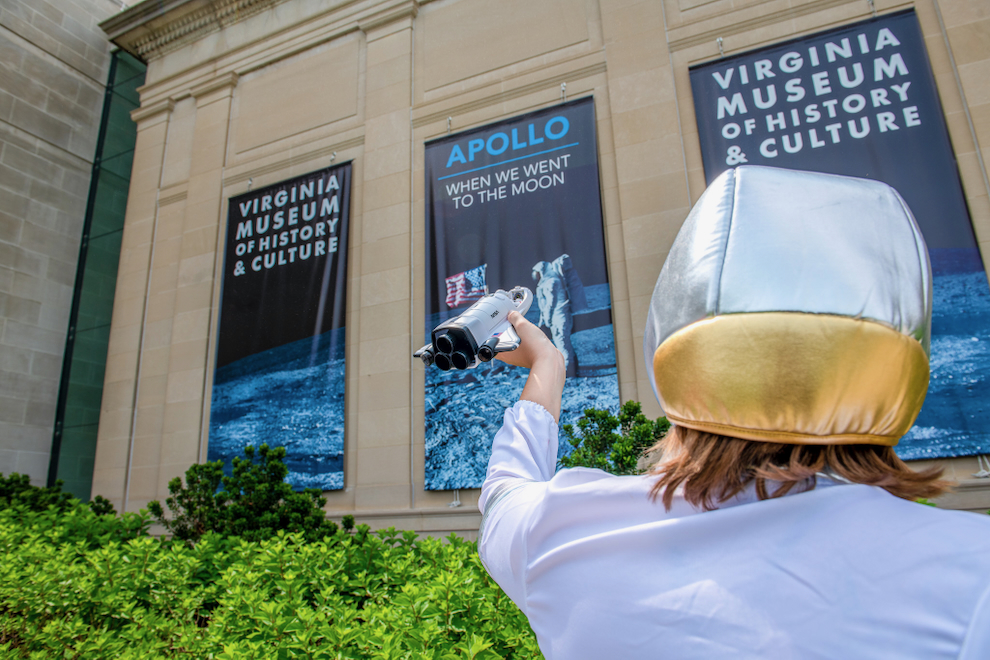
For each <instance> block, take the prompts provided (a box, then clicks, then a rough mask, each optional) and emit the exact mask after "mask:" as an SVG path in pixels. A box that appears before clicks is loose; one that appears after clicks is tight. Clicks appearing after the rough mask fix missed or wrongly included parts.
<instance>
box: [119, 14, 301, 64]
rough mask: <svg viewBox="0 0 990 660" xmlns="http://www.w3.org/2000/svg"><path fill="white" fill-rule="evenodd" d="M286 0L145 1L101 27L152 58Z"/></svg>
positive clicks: (121, 43)
mask: <svg viewBox="0 0 990 660" xmlns="http://www.w3.org/2000/svg"><path fill="white" fill-rule="evenodd" d="M283 2H286V0H162V1H160V2H156V3H149V2H141V3H138V4H137V5H134V6H133V7H131V8H130V9H127V10H125V11H122V12H120V13H119V14H117V15H116V16H113V17H111V18H109V19H107V20H106V21H103V22H102V23H100V27H101V28H102V29H103V31H104V32H106V33H107V35H108V36H109V37H110V40H111V41H113V42H114V43H116V44H117V45H119V46H120V47H121V48H123V49H124V50H126V51H127V52H129V53H131V54H132V55H136V56H137V57H140V58H141V59H143V60H145V61H148V60H152V59H155V58H156V57H160V56H162V55H164V54H165V53H168V52H170V51H172V50H175V49H176V48H179V47H181V46H183V45H185V44H187V43H189V42H190V41H194V40H196V39H199V38H201V37H203V36H205V35H207V34H209V33H211V32H218V31H220V30H222V29H223V28H225V27H227V26H229V25H232V24H234V23H237V22H238V21H242V20H244V19H246V18H249V17H251V16H253V15H255V14H258V13H260V12H263V11H265V10H266V9H270V8H271V7H274V6H275V5H278V4H281V3H283Z"/></svg>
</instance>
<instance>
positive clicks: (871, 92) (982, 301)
mask: <svg viewBox="0 0 990 660" xmlns="http://www.w3.org/2000/svg"><path fill="white" fill-rule="evenodd" d="M691 86H692V89H693V92H694V103H695V113H696V116H697V120H698V133H699V137H700V140H701V149H702V156H703V159H704V166H705V177H706V179H707V180H708V181H709V182H711V181H712V180H713V179H714V178H715V177H717V176H718V175H719V174H721V173H722V172H723V171H725V170H726V169H728V168H730V167H734V166H736V165H741V164H744V163H745V164H751V165H767V166H772V167H785V168H790V169H800V170H813V171H819V172H829V173H833V174H845V175H851V176H858V177H866V178H871V179H876V180H879V181H884V182H885V183H888V184H890V185H891V186H893V187H894V188H896V189H897V191H898V192H900V193H901V195H902V196H903V197H904V198H905V200H906V201H907V203H908V205H909V206H910V208H911V210H912V212H913V213H914V215H915V217H916V218H917V220H918V224H919V226H920V227H921V230H922V233H923V234H924V237H925V241H926V243H927V244H928V248H929V252H930V255H931V260H932V269H933V273H934V278H933V283H934V284H933V286H934V312H933V320H932V355H931V365H932V380H931V386H930V387H929V391H928V398H927V399H926V401H925V406H924V408H923V409H922V412H921V415H920V416H919V417H918V420H917V422H916V424H915V426H914V428H912V429H911V431H910V432H909V433H908V434H907V435H906V436H905V437H904V439H903V440H901V443H900V445H899V446H898V447H897V451H898V453H899V454H900V456H901V457H902V458H905V459H914V458H936V457H944V456H963V455H971V454H977V453H986V452H987V451H990V406H988V405H986V401H987V400H990V381H988V380H987V378H986V377H985V376H984V374H987V373H988V372H990V288H988V285H987V277H986V272H985V271H984V269H983V262H982V260H981V258H980V253H979V249H978V247H977V244H976V240H975V237H974V234H973V228H972V224H971V222H970V217H969V212H968V209H967V207H966V201H965V198H964V196H963V191H962V186H961V184H960V180H959V174H958V171H957V168H956V162H955V156H954V154H953V152H952V147H951V145H950V143H949V137H948V131H947V130H946V126H945V119H944V117H943V115H942V108H941V105H940V103H939V98H938V93H937V91H936V88H935V82H934V78H933V76H932V72H931V67H930V66H929V62H928V55H927V52H926V50H925V43H924V38H923V37H922V34H921V29H920V26H919V25H918V20H917V18H916V16H915V14H914V12H913V11H911V10H908V11H904V12H899V13H895V14H890V15H887V16H883V17H881V18H876V19H872V20H868V21H864V22H861V23H856V24H853V25H848V26H846V27H842V28H838V29H835V30H829V31H827V32H822V33H819V34H815V35H812V36H809V37H804V38H801V39H796V40H793V41H789V42H786V43H783V44H779V45H776V46H771V47H768V48H763V49H760V50H757V51H753V52H750V53H745V54H743V55H738V56H735V57H729V58H725V59H722V60H718V61H717V62H712V63H709V64H704V65H700V66H697V67H693V68H692V69H691Z"/></svg>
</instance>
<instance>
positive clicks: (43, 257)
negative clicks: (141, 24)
mask: <svg viewBox="0 0 990 660" xmlns="http://www.w3.org/2000/svg"><path fill="white" fill-rule="evenodd" d="M120 9H121V4H120V3H119V2H115V1H114V0H61V1H54V0H30V1H28V0H9V1H5V2H4V3H3V4H2V5H0V53H2V56H0V473H2V474H8V473H10V472H19V473H22V474H27V475H29V476H30V477H31V482H32V483H34V484H36V485H44V483H45V481H46V479H47V477H48V471H49V455H50V449H51V446H52V431H53V424H54V419H55V408H56V399H57V397H58V393H59V379H60V377H61V373H62V354H63V350H64V348H65V343H66V332H67V328H68V324H69V311H70V308H71V304H72V295H73V284H74V282H75V278H76V265H77V259H78V255H79V242H80V236H81V234H82V228H83V219H84V216H85V212H86V203H87V196H88V194H89V184H90V173H91V170H92V168H93V158H94V153H95V151H96V142H97V134H98V132H99V126H100V117H101V112H102V109H103V101H104V90H105V86H106V81H107V71H108V67H109V65H110V51H111V49H112V48H113V44H111V43H109V42H108V41H107V38H106V35H105V34H104V33H103V31H102V30H101V29H100V28H99V22H100V21H102V20H105V19H106V18H108V17H109V16H111V15H113V14H114V13H115V12H117V11H119V10H120Z"/></svg>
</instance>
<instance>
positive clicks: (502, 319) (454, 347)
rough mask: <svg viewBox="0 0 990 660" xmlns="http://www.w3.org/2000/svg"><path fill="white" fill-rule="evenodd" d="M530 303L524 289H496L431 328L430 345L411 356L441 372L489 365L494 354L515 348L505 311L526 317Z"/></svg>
mask: <svg viewBox="0 0 990 660" xmlns="http://www.w3.org/2000/svg"><path fill="white" fill-rule="evenodd" d="M532 303H533V292H532V291H530V290H529V289H527V288H526V287H524V286H517V287H516V288H514V289H512V290H510V291H503V290H502V289H499V290H498V291H496V292H495V293H489V294H487V295H485V297H484V298H482V299H481V300H479V301H478V302H476V303H474V304H473V305H471V306H470V307H469V308H468V309H467V310H466V311H465V312H464V313H462V314H461V315H459V316H455V317H454V318H452V319H449V320H447V321H444V322H443V323H441V324H440V325H438V326H437V327H436V328H434V329H433V335H432V339H433V343H431V344H427V345H426V346H424V347H423V348H421V349H419V350H418V351H416V352H415V353H413V357H418V358H420V359H421V360H423V364H425V365H426V366H427V367H429V366H430V365H431V364H435V365H437V368H438V369H440V370H441V371H450V370H451V369H474V368H475V367H477V366H478V365H479V364H480V363H481V362H490V361H491V360H492V359H493V358H494V357H495V354H496V353H504V352H506V351H514V350H516V349H517V348H519V335H517V334H516V331H515V330H514V329H513V327H512V325H511V324H510V323H509V320H508V317H509V312H511V311H513V310H515V311H517V312H519V313H520V314H526V312H527V311H529V306H530V305H531V304H532Z"/></svg>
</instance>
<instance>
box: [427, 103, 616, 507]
mask: <svg viewBox="0 0 990 660" xmlns="http://www.w3.org/2000/svg"><path fill="white" fill-rule="evenodd" d="M426 188H427V191H426V192H427V219H426V236H427V238H426V240H427V249H426V254H427V260H426V261H427V263H426V265H427V286H426V289H427V291H426V315H425V321H426V322H425V324H424V328H423V330H424V338H426V341H429V337H430V334H431V332H432V331H433V329H434V328H435V327H437V326H438V325H439V324H441V323H443V322H445V321H447V320H449V319H452V318H454V317H456V316H458V315H460V314H462V313H464V312H465V311H466V310H467V309H469V308H470V307H471V305H473V304H474V303H475V302H477V301H478V300H480V299H481V298H482V297H483V296H484V295H485V294H486V293H494V292H495V291H497V290H499V289H502V290H505V291H508V290H510V289H512V288H514V287H526V288H528V289H529V290H530V291H531V292H532V294H533V300H532V303H531V305H530V307H529V310H528V312H527V313H526V318H527V319H528V320H530V321H531V322H532V323H534V324H536V325H537V326H538V327H540V328H541V329H542V330H543V332H544V333H545V334H546V335H547V337H548V338H549V339H550V340H551V341H552V342H553V344H554V346H556V347H557V348H558V349H559V350H560V352H561V353H562V354H563V355H564V359H565V362H566V368H567V383H566V385H565V388H564V399H563V401H564V403H563V412H562V415H561V424H574V423H575V422H576V421H577V420H578V419H579V418H580V417H581V416H582V415H583V414H584V410H585V409H587V408H599V409H609V410H613V411H616V410H617V409H618V405H619V385H618V374H617V367H616V357H615V336H614V331H613V327H612V302H611V292H610V288H609V282H608V269H607V264H606V260H605V237H604V227H603V220H602V211H601V197H600V189H599V180H598V157H597V143H596V138H595V125H594V104H593V101H592V99H590V98H589V99H582V100H580V101H576V102H571V103H566V104H562V105H558V106H555V107H552V108H548V109H546V110H541V111H538V112H535V113H531V114H528V115H523V116H521V117H516V118H513V119H510V120H507V121H504V122H499V123H497V124H492V125H489V126H484V127H482V128H478V129H474V130H472V131H467V132H465V133H462V134H455V135H452V136H449V137H444V138H442V139H440V140H436V141H433V142H430V143H427V145H426ZM527 373H528V372H527V370H525V369H521V368H517V367H512V366H509V365H507V364H505V363H503V362H500V361H498V360H493V361H491V362H481V363H479V364H478V365H477V366H474V367H473V368H469V369H464V370H458V369H451V370H449V371H443V370H441V369H439V368H437V367H436V366H431V367H428V368H427V369H426V373H425V388H426V391H425V397H424V410H425V427H426V428H425V453H426V457H425V458H426V468H425V484H424V486H425V488H426V489H427V490H449V489H458V488H478V487H480V486H481V483H482V481H483V480H484V475H485V470H486V468H487V465H488V458H489V456H490V453H491V442H492V438H493V437H494V435H495V432H496V431H498V429H499V427H500V426H501V424H502V416H503V414H504V412H505V409H506V408H508V407H510V406H511V405H512V402H513V401H515V400H516V399H517V398H518V397H519V394H520V392H522V388H523V385H524V384H525V380H526V375H527ZM564 444H565V445H567V443H564ZM570 449H571V447H570V445H567V446H564V447H561V451H562V452H566V451H569V450H570Z"/></svg>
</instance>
